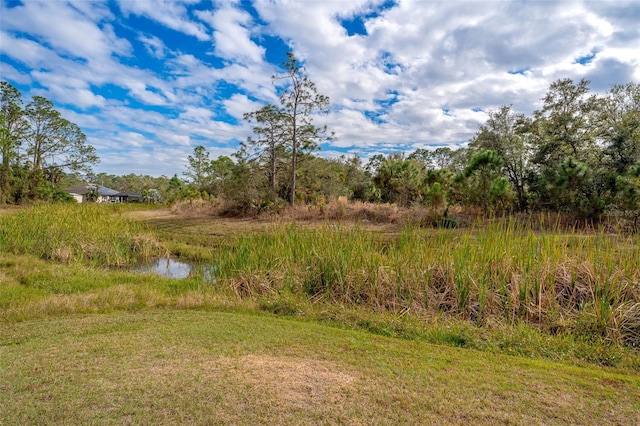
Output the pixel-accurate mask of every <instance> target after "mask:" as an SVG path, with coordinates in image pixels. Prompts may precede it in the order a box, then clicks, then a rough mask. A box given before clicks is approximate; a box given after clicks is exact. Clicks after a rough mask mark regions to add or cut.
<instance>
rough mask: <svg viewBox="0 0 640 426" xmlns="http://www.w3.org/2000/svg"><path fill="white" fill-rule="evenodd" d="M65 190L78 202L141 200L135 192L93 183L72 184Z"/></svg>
mask: <svg viewBox="0 0 640 426" xmlns="http://www.w3.org/2000/svg"><path fill="white" fill-rule="evenodd" d="M96 190H97V194H96ZM65 191H66V192H68V193H69V194H70V195H71V196H72V197H73V198H75V200H76V201H77V202H79V203H86V202H88V201H95V202H97V203H128V202H132V201H141V200H142V196H141V195H140V194H137V193H135V192H118V191H116V190H115V189H111V188H107V187H105V186H99V185H96V184H93V183H88V184H83V185H77V186H73V187H71V188H66V189H65ZM96 195H97V198H96V199H95V200H92V197H94V196H96Z"/></svg>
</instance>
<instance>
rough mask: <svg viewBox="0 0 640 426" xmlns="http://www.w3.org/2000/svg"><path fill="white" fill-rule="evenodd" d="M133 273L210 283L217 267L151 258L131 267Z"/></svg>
mask: <svg viewBox="0 0 640 426" xmlns="http://www.w3.org/2000/svg"><path fill="white" fill-rule="evenodd" d="M131 270H132V271H133V272H141V273H152V274H158V275H161V276H163V277H167V278H175V279H184V278H201V279H202V280H203V281H206V282H209V283H212V282H214V281H215V280H216V272H217V267H216V266H215V265H203V264H198V263H189V262H185V261H183V260H176V259H172V258H170V257H159V258H151V259H148V260H146V261H143V262H141V263H138V264H137V265H134V266H132V267H131Z"/></svg>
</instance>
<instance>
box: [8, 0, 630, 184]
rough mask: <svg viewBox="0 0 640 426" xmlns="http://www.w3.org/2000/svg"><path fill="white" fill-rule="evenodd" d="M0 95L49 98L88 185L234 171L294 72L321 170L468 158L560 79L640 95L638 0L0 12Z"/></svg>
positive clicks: (48, 1)
mask: <svg viewBox="0 0 640 426" xmlns="http://www.w3.org/2000/svg"><path fill="white" fill-rule="evenodd" d="M0 6H1V10H0V80H2V81H8V82H9V83H11V84H12V85H13V86H15V87H16V88H17V89H19V90H20V91H21V93H22V95H23V98H24V100H25V104H26V103H27V102H29V100H30V99H31V97H32V96H36V95H39V96H44V97H46V98H48V99H50V100H51V101H53V103H54V104H55V106H56V108H57V109H58V110H59V111H60V112H61V113H62V115H63V116H64V117H65V118H67V119H68V120H70V121H72V122H74V123H76V124H77V125H79V126H80V128H81V129H82V130H83V131H84V133H85V134H86V135H87V141H88V143H89V144H91V145H93V146H94V147H95V148H96V151H97V153H98V155H99V156H100V159H101V162H100V163H99V164H98V165H97V166H95V167H94V170H95V172H96V173H101V172H102V173H108V174H116V175H124V174H129V173H135V174H148V175H151V176H161V175H165V176H169V177H170V176H173V175H174V174H178V176H181V175H182V173H183V172H184V171H185V170H186V167H187V164H188V162H187V157H188V156H189V155H190V154H193V150H194V148H195V147H196V146H198V145H202V146H204V147H205V148H206V149H207V151H209V152H210V153H211V157H212V158H217V157H218V156H220V155H227V156H230V155H231V154H233V153H234V152H235V151H237V149H238V147H239V143H240V142H241V141H244V140H246V138H247V137H248V136H250V135H251V133H252V131H251V128H252V125H251V124H249V123H247V122H245V121H244V120H243V118H242V117H243V114H245V113H247V112H251V111H255V110H257V109H259V108H261V107H262V106H264V105H266V104H268V103H273V104H277V103H278V98H277V91H278V87H277V86H276V85H274V83H273V80H272V76H273V75H279V74H282V72H283V71H284V69H283V67H282V63H283V62H284V61H285V60H286V53H287V52H292V53H294V55H295V56H296V57H297V58H298V59H299V60H300V61H301V62H302V64H303V65H304V67H305V71H306V73H307V74H308V76H309V78H310V79H311V80H312V81H313V82H315V84H316V86H317V89H318V92H319V93H320V94H323V95H326V96H328V97H329V98H330V101H331V109H330V112H329V114H327V115H322V116H318V117H315V118H314V119H315V123H316V124H318V125H324V124H326V125H327V126H328V130H329V131H330V132H335V136H336V139H335V140H334V141H332V142H330V143H327V144H322V145H321V150H320V151H319V152H318V153H317V155H320V156H323V157H327V158H330V157H337V156H339V155H347V156H351V155H354V154H358V155H359V156H360V157H361V158H363V159H364V160H365V161H366V159H367V158H369V157H371V156H372V155H375V154H388V153H390V152H405V153H407V154H408V153H410V152H412V151H414V150H415V149H417V148H428V149H435V148H437V147H442V146H448V147H451V148H456V147H460V146H464V145H465V144H466V143H467V142H468V141H469V140H470V138H472V137H473V135H474V134H475V132H476V131H477V130H478V127H479V125H480V124H482V123H484V122H485V121H486V120H487V118H488V116H487V112H488V111H491V110H497V109H498V108H499V107H500V106H501V105H508V104H511V105H513V108H514V109H515V110H516V111H519V112H523V113H525V114H531V113H532V112H533V111H534V110H536V109H539V108H541V98H542V97H543V96H544V95H545V93H546V91H547V89H548V87H549V85H550V84H551V83H552V82H553V81H555V80H557V79H560V78H571V79H574V80H575V81H578V80H579V79H581V78H587V79H589V80H590V81H591V85H590V87H591V90H592V92H594V93H605V92H606V91H607V90H609V89H610V88H611V86H613V85H614V84H625V83H630V82H635V83H638V82H640V0H632V1H624V0H616V1H581V2H573V1H533V0H528V1H523V0H518V1H489V0H476V1H455V0H453V1H427V0H395V1H394V0H381V1H377V0H323V1H321V0H297V1H296V0H255V1H233V0H226V1H225V0H220V1H217V0H215V1H211V0H183V1H162V0H108V1H93V0H69V1H62V0H45V1H38V0H23V1H14V0H0Z"/></svg>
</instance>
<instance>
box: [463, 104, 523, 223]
mask: <svg viewBox="0 0 640 426" xmlns="http://www.w3.org/2000/svg"><path fill="white" fill-rule="evenodd" d="M530 127H531V124H530V120H528V119H527V118H526V117H525V116H524V114H520V113H516V112H514V111H513V110H512V109H511V105H504V106H502V107H501V108H500V109H499V110H497V111H489V118H488V120H487V122H486V123H485V124H483V125H481V126H480V129H479V130H478V132H477V133H476V135H475V136H474V137H473V139H472V140H471V142H470V143H469V146H470V147H471V148H473V149H477V150H492V151H495V152H496V153H497V154H498V155H499V156H500V157H502V159H503V161H504V163H503V166H502V167H503V173H504V175H505V176H506V178H507V179H508V180H509V182H511V185H513V188H515V191H516V194H517V197H518V208H519V209H520V210H521V211H524V210H526V209H527V198H526V188H525V180H526V176H527V172H528V170H529V162H530V159H531V152H532V146H531V136H530V133H529V129H530Z"/></svg>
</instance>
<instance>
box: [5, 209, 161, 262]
mask: <svg viewBox="0 0 640 426" xmlns="http://www.w3.org/2000/svg"><path fill="white" fill-rule="evenodd" d="M126 211H127V208H126V206H116V205H97V204H47V205H45V204H42V205H37V206H33V207H30V208H27V209H24V210H21V211H19V212H17V213H15V214H11V215H7V216H5V217H2V218H1V221H2V222H1V224H2V230H1V231H0V250H3V251H7V252H11V253H19V254H32V255H35V256H38V257H40V258H43V259H51V260H55V261H58V262H61V263H73V262H89V263H91V264H94V265H101V266H118V265H126V264H130V263H132V262H135V261H136V259H139V258H141V257H149V256H157V255H163V254H166V250H165V249H164V248H163V246H162V245H161V244H160V243H159V241H158V239H157V238H156V237H155V235H154V234H153V232H151V231H150V230H149V229H148V228H147V227H146V226H145V225H144V224H142V223H140V222H137V221H134V220H132V219H131V218H129V217H127V216H126V215H125V214H124V213H125V212H126Z"/></svg>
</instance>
